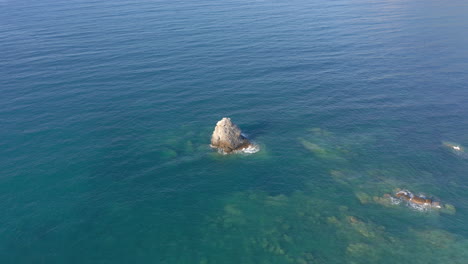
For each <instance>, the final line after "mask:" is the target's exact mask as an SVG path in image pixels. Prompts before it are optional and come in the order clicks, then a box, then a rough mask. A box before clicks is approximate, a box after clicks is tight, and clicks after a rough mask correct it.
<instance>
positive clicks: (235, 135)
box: [211, 117, 251, 153]
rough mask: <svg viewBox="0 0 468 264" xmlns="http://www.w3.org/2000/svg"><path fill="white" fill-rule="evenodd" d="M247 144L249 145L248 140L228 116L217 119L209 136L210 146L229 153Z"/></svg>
mask: <svg viewBox="0 0 468 264" xmlns="http://www.w3.org/2000/svg"><path fill="white" fill-rule="evenodd" d="M249 146H251V143H250V142H249V140H248V139H246V138H245V137H244V136H242V132H241V130H240V129H239V127H237V126H236V125H235V124H234V123H232V121H231V119H230V118H228V117H224V118H223V119H221V120H220V121H218V123H217V124H216V127H215V129H214V131H213V135H212V136H211V147H213V148H218V149H220V150H222V151H223V152H225V153H231V152H233V151H236V150H241V149H245V148H248V147H249Z"/></svg>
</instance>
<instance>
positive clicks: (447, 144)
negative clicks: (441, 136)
mask: <svg viewBox="0 0 468 264" xmlns="http://www.w3.org/2000/svg"><path fill="white" fill-rule="evenodd" d="M442 144H443V145H444V146H445V147H448V148H450V149H452V150H453V151H457V152H463V151H465V148H463V147H462V146H460V145H459V144H457V143H453V142H447V141H443V142H442Z"/></svg>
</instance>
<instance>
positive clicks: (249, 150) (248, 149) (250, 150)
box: [236, 144, 260, 154]
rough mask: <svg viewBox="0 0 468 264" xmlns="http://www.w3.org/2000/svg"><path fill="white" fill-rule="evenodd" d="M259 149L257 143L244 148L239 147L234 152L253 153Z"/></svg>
mask: <svg viewBox="0 0 468 264" xmlns="http://www.w3.org/2000/svg"><path fill="white" fill-rule="evenodd" d="M258 151H260V147H259V146H258V145H254V144H252V145H249V146H248V147H246V148H243V149H240V150H238V151H236V152H240V153H246V154H253V153H256V152H258Z"/></svg>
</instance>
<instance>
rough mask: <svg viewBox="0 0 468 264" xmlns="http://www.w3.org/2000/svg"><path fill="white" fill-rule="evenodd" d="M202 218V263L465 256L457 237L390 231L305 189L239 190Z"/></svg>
mask: <svg viewBox="0 0 468 264" xmlns="http://www.w3.org/2000/svg"><path fill="white" fill-rule="evenodd" d="M387 214H388V216H389V217H391V216H392V215H394V216H398V217H407V219H411V217H414V216H411V214H410V213H408V215H406V214H403V215H402V214H401V213H399V212H396V211H389V212H388V213H387ZM378 219H381V218H378ZM206 220H207V224H206V225H204V229H203V230H201V233H202V234H204V238H203V239H202V240H203V241H205V242H206V244H205V245H204V246H205V247H207V248H208V249H209V251H210V252H217V254H214V255H212V256H209V257H205V258H204V263H222V262H223V261H225V260H226V259H225V256H231V257H232V258H233V259H231V261H232V262H233V263H259V262H258V261H259V260H262V261H263V262H262V263H394V262H395V261H398V262H399V261H402V262H403V261H405V260H407V259H408V258H410V257H411V256H414V252H418V256H423V257H421V258H420V259H416V260H414V261H412V262H413V263H444V262H445V261H449V262H450V263H462V262H463V261H464V260H466V259H467V257H468V252H467V251H466V250H462V249H463V248H466V246H467V245H468V240H466V239H464V238H462V237H459V236H457V235H456V234H453V233H450V232H448V231H445V230H442V229H438V228H430V227H429V226H427V225H421V224H419V223H417V222H415V223H414V225H407V226H405V227H401V228H403V230H398V231H395V230H392V228H390V229H389V230H388V229H387V227H386V226H385V224H379V223H376V222H375V220H376V219H374V220H371V218H369V217H367V216H366V215H365V214H362V213H359V212H358V211H353V210H351V209H350V208H349V207H347V206H345V205H338V204H337V203H336V202H333V201H328V200H324V199H318V198H316V197H315V196H313V194H312V193H310V194H308V193H307V192H294V193H292V194H291V195H283V194H280V195H269V194H268V193H265V192H261V191H248V192H242V193H237V194H234V195H232V196H231V197H229V198H228V199H226V200H225V202H224V207H223V208H221V209H220V210H219V211H218V213H217V214H214V215H211V216H209V217H207V219H206ZM316 238H320V239H316ZM239 252H242V254H238V253H239ZM389 257H391V261H390V259H389Z"/></svg>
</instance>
